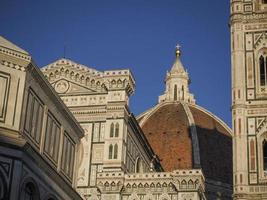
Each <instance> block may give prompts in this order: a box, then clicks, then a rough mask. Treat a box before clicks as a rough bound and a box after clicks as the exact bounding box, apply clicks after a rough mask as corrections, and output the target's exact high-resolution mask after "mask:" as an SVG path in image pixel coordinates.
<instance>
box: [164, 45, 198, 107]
mask: <svg viewBox="0 0 267 200" xmlns="http://www.w3.org/2000/svg"><path fill="white" fill-rule="evenodd" d="M175 55H176V58H175V61H174V63H173V65H172V68H171V71H170V72H167V76H166V80H165V84H166V90H165V93H164V95H161V96H160V97H159V102H164V101H183V102H187V103H192V104H194V103H195V99H194V95H193V94H191V93H190V92H189V76H188V73H187V71H186V70H185V68H184V66H183V64H182V62H181V59H180V57H181V46H180V45H179V44H177V45H176V47H175Z"/></svg>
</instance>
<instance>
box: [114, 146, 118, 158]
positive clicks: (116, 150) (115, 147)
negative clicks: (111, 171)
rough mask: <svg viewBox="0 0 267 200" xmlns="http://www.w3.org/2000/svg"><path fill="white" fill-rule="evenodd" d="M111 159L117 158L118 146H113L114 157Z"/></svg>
mask: <svg viewBox="0 0 267 200" xmlns="http://www.w3.org/2000/svg"><path fill="white" fill-rule="evenodd" d="M113 158H114V159H117V158H118V145H117V144H115V145H114V157H113Z"/></svg>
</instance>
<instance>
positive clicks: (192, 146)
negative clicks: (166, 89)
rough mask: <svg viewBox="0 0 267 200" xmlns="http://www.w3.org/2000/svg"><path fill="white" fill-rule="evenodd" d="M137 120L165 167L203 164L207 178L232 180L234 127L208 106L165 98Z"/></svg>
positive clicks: (186, 167) (227, 181)
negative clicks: (232, 137) (170, 100)
mask: <svg viewBox="0 0 267 200" xmlns="http://www.w3.org/2000/svg"><path fill="white" fill-rule="evenodd" d="M138 121H139V124H140V126H141V128H142V130H143V132H144V134H145V136H146V138H147V140H148V142H149V143H150V145H151V147H152V148H153V150H154V152H155V154H157V155H158V157H159V159H160V161H161V165H162V167H163V169H164V170H165V171H173V170H177V169H196V168H201V169H202V170H203V173H204V175H205V178H207V179H211V180H214V181H220V182H224V183H230V184H231V183H232V139H231V130H230V128H229V127H228V126H227V125H226V124H225V123H224V122H223V121H221V120H220V119H219V118H218V117H216V116H215V115H213V114H212V113H210V112H209V111H207V110H206V109H204V108H202V107H200V106H197V105H194V104H190V103H185V102H180V101H176V102H163V103H159V104H158V105H157V106H155V107H153V108H152V109H150V110H148V111H146V112H145V113H143V114H141V115H140V116H139V117H138Z"/></svg>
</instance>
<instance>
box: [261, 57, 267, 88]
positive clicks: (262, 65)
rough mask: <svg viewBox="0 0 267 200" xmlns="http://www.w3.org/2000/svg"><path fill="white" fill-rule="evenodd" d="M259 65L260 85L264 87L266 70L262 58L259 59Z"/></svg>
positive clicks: (264, 60) (264, 61)
mask: <svg viewBox="0 0 267 200" xmlns="http://www.w3.org/2000/svg"><path fill="white" fill-rule="evenodd" d="M259 63H260V85H261V86H264V85H266V78H267V77H266V75H267V70H266V59H264V57H263V56H261V57H260V58H259Z"/></svg>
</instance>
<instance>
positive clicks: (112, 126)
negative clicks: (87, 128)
mask: <svg viewBox="0 0 267 200" xmlns="http://www.w3.org/2000/svg"><path fill="white" fill-rule="evenodd" d="M110 137H114V124H113V123H112V124H111V125H110Z"/></svg>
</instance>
